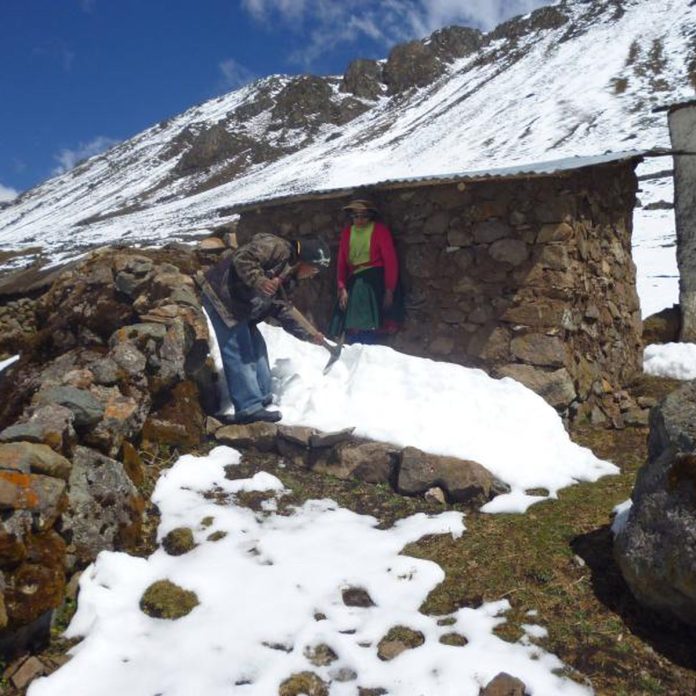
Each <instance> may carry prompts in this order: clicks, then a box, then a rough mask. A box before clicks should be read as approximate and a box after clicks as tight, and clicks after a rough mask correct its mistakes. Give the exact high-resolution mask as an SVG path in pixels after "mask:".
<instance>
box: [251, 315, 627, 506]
mask: <svg viewBox="0 0 696 696" xmlns="http://www.w3.org/2000/svg"><path fill="white" fill-rule="evenodd" d="M262 331H263V334H264V337H265V338H266V342H267V344H268V350H269V356H270V359H271V363H272V364H273V363H275V364H274V367H273V371H274V377H275V384H276V386H275V391H276V399H277V403H278V406H279V408H280V410H281V411H282V413H283V421H282V422H283V423H284V424H286V425H307V426H311V427H314V428H317V429H318V430H323V431H326V432H331V431H335V430H341V429H343V428H348V427H354V428H355V434H356V435H359V436H362V437H366V438H370V439H373V440H379V441H381V442H391V443H393V444H395V445H399V446H401V447H405V446H409V445H410V446H413V447H418V448H419V449H422V450H424V451H426V452H431V453H433V454H443V455H451V456H455V457H459V458H461V459H473V460H474V461H477V462H479V463H480V464H482V465H483V466H484V467H486V468H487V469H488V470H489V471H491V472H492V473H493V474H494V475H496V476H497V477H498V478H500V479H502V480H503V481H505V482H506V483H508V484H510V486H511V487H512V493H511V494H509V495H505V496H499V497H498V498H496V499H495V500H494V501H491V502H490V503H489V504H487V505H486V506H484V508H483V510H484V511H486V512H521V511H524V510H525V509H526V508H527V507H528V506H529V505H530V504H531V503H533V502H536V501H538V500H543V499H544V498H543V497H539V496H528V495H526V494H525V492H524V491H525V489H530V488H546V489H548V490H549V494H550V496H551V497H555V495H556V492H557V491H558V489H560V488H563V487H564V486H569V485H571V484H573V483H575V482H576V481H594V480H596V479H598V478H599V477H601V476H603V475H605V474H611V473H616V472H617V471H618V469H617V468H616V467H615V466H614V465H612V464H609V463H608V462H604V461H601V460H600V459H598V458H597V457H595V456H594V454H593V453H592V452H591V451H590V450H589V449H586V448H583V447H579V446H578V445H576V444H575V443H573V442H572V441H571V440H570V438H569V437H568V434H567V432H566V431H565V429H564V427H563V423H562V421H561V419H560V417H559V416H558V414H557V413H556V411H555V410H554V409H553V408H552V407H551V406H549V405H548V404H547V403H546V402H545V401H544V399H542V398H541V397H540V396H538V395H537V394H535V393H534V392H533V391H531V390H530V389H527V388H526V387H524V386H522V385H521V384H520V383H519V382H516V381H514V380H512V379H509V378H505V379H500V380H497V379H492V378H491V377H489V376H488V375H486V373H485V372H483V371H482V370H476V369H472V368H466V367H462V366H461V365H454V364H452V363H445V362H435V361H433V360H428V359H425V358H416V357H412V356H408V355H404V354H403V353H399V352H397V351H395V350H392V349H391V348H387V347H385V346H364V345H353V346H345V347H344V348H343V352H342V354H341V357H340V359H339V360H338V361H337V362H336V363H335V364H334V366H333V367H332V368H331V370H330V371H329V373H328V374H327V375H324V374H323V368H324V365H325V364H326V361H327V356H328V353H327V352H326V351H325V349H323V348H321V347H319V346H315V345H312V344H309V343H303V342H301V341H298V340H297V339H295V338H293V337H292V336H290V335H289V334H287V333H286V332H284V331H283V330H282V329H278V328H273V327H271V326H267V325H264V326H262Z"/></svg>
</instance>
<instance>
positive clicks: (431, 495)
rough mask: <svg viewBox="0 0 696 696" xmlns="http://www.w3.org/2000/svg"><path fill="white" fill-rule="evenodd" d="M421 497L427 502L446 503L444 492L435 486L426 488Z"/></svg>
mask: <svg viewBox="0 0 696 696" xmlns="http://www.w3.org/2000/svg"><path fill="white" fill-rule="evenodd" d="M423 497H424V498H425V499H426V500H427V501H428V502H429V503H437V504H438V505H445V504H446V503H447V498H446V497H445V492H444V491H443V490H442V488H438V487H437V486H433V487H432V488H428V490H427V491H426V492H425V494H424V496H423Z"/></svg>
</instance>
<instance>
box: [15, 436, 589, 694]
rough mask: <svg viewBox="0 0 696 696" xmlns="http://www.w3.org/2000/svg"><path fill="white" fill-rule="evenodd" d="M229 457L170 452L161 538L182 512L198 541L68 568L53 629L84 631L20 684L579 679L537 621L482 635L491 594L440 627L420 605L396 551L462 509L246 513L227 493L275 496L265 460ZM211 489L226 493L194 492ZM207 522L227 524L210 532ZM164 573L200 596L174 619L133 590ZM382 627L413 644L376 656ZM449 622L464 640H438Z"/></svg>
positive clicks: (444, 526) (420, 589) (458, 687)
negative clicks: (415, 635) (144, 605)
mask: <svg viewBox="0 0 696 696" xmlns="http://www.w3.org/2000/svg"><path fill="white" fill-rule="evenodd" d="M239 459H240V456H239V454H238V453H237V452H235V451H234V450H232V449H230V448H227V447H218V448H216V449H215V450H213V451H212V452H211V453H210V455H209V456H208V457H202V458H197V457H193V456H190V455H189V456H184V457H182V458H181V459H180V460H179V461H178V462H177V463H176V464H175V465H174V467H173V468H172V469H170V470H169V471H168V472H166V473H165V474H164V475H163V476H162V478H161V479H160V481H159V483H158V484H157V487H156V489H155V492H154V495H153V500H154V502H155V503H156V504H157V505H158V506H159V507H160V510H161V512H162V522H161V525H160V529H159V536H160V538H161V537H162V536H163V535H164V534H166V533H167V532H169V531H170V530H171V529H173V528H175V527H179V526H189V527H191V528H192V529H193V530H194V532H195V538H196V542H197V543H198V546H197V547H196V548H195V549H194V550H193V551H191V552H189V553H188V554H186V555H184V556H177V557H174V556H168V555H167V554H166V553H165V552H164V551H163V550H162V549H160V550H158V551H156V552H155V553H154V554H153V555H152V556H150V558H148V559H143V558H135V557H131V556H128V555H126V554H123V553H111V552H102V553H101V554H100V555H99V557H98V559H97V561H96V562H95V563H94V564H93V565H92V566H90V567H89V568H88V569H87V570H86V571H85V573H84V574H83V576H82V579H81V581H80V596H79V608H78V611H77V613H76V614H75V617H74V618H73V621H72V623H71V625H70V628H69V629H68V632H67V635H68V636H70V637H80V636H81V637H84V640H83V641H82V642H81V643H80V644H78V645H77V646H76V647H75V648H74V649H73V651H72V652H73V658H72V660H71V661H70V662H68V663H67V664H66V665H65V666H64V667H62V668H61V669H60V670H58V671H57V672H55V673H54V674H53V675H52V676H50V677H47V678H44V679H39V680H37V681H35V682H34V683H33V684H32V685H31V687H30V689H29V692H28V693H29V696H62V695H65V696H81V695H85V696H86V695H88V694H89V695H90V696H92V695H93V694H100V696H111V695H112V694H113V696H121V695H122V694H128V695H129V696H152V695H153V694H161V695H162V696H190V695H191V694H206V696H216V695H218V694H219V695H220V696H222V694H225V695H228V694H244V695H249V696H257V695H258V696H269V695H270V694H275V693H278V687H279V685H280V684H281V683H282V682H283V680H284V679H286V678H287V677H289V676H290V675H291V674H293V673H298V672H303V671H307V670H310V671H313V672H315V673H316V674H318V675H319V676H320V677H321V678H322V679H324V680H325V681H326V682H331V684H330V693H331V695H332V696H341V695H344V694H345V695H346V696H347V695H348V694H350V695H351V696H352V695H353V694H355V693H357V687H363V688H374V689H376V688H385V689H387V690H388V693H389V694H391V695H392V696H399V695H404V696H407V695H415V694H429V695H430V694H432V695H434V694H438V695H439V696H448V695H450V694H451V695H452V696H454V695H455V694H456V695H457V696H466V695H471V696H476V695H477V694H478V693H479V688H480V687H481V686H483V685H484V684H486V683H487V682H488V681H489V680H490V679H492V678H493V677H494V676H495V675H496V674H497V673H498V672H500V671H501V670H503V669H504V670H506V671H508V672H510V673H512V674H514V675H515V676H517V677H518V678H520V679H522V680H523V681H524V682H525V683H526V684H527V687H528V688H529V690H530V691H531V692H533V693H534V694H549V695H550V694H554V695H558V694H568V695H574V694H587V693H590V692H589V690H588V689H586V688H585V687H582V686H579V685H578V684H576V683H574V682H572V681H570V680H568V679H563V678H560V677H559V676H556V674H555V671H557V670H559V669H560V668H562V666H563V665H562V663H561V662H560V661H559V660H558V658H556V657H555V656H553V655H551V654H549V653H547V652H545V651H544V650H543V649H541V648H540V647H538V646H537V645H535V644H534V640H535V639H539V638H542V637H543V636H544V635H545V631H544V629H543V627H541V626H539V625H537V624H530V625H529V626H527V628H526V630H525V636H523V638H522V639H521V640H520V641H518V642H517V643H508V642H505V641H503V640H501V639H500V638H498V637H497V636H496V635H494V633H493V629H494V628H495V626H497V625H498V624H500V623H504V621H505V618H504V614H505V612H506V610H507V609H508V608H509V603H508V602H507V601H506V600H502V601H498V602H491V603H487V604H484V605H482V606H481V607H479V608H478V609H460V610H458V611H456V612H455V613H453V614H451V615H450V616H448V617H447V619H448V621H447V623H446V625H440V623H439V621H438V620H439V619H442V618H444V617H436V616H426V615H424V614H422V613H420V611H419V607H420V605H421V604H422V602H423V601H424V600H425V598H426V596H427V594H428V592H429V591H430V590H432V589H433V588H434V587H435V586H436V585H437V584H438V583H439V582H441V581H442V579H443V577H444V573H443V571H442V569H441V568H439V567H438V566H437V565H436V564H434V563H432V562H429V561H423V560H418V559H414V558H410V557H408V556H403V555H400V551H401V549H402V548H403V547H404V546H405V545H406V544H407V543H409V542H411V541H414V540H416V539H419V538H420V537H421V536H423V535H425V534H451V535H452V536H453V537H455V538H456V537H458V536H460V535H461V534H462V532H463V531H464V527H463V524H462V519H461V514H459V513H455V512H447V513H443V514H441V515H438V516H435V517H427V516H426V515H423V514H419V515H416V516H413V517H410V518H408V519H405V520H402V521H401V522H399V523H397V524H396V525H395V526H394V527H393V528H392V529H387V530H380V529H377V528H376V526H375V525H376V520H375V519H374V518H371V517H368V516H364V515H358V514H355V513H353V512H350V511H348V510H345V509H342V508H339V507H338V506H337V505H336V504H335V503H334V502H332V501H330V500H314V501H309V502H307V503H305V504H304V505H303V506H302V507H300V508H298V509H296V511H295V513H294V514H292V515H290V516H281V515H278V514H275V513H274V512H273V509H274V507H275V505H277V502H275V501H270V502H269V504H268V505H267V507H268V511H267V512H264V513H254V512H252V511H251V510H249V509H248V508H244V507H240V506H238V505H236V504H234V495H235V493H237V492H238V491H240V490H246V491H248V490H262V491H269V492H271V493H273V494H274V495H275V496H277V498H282V496H283V494H284V493H285V490H284V489H283V487H282V484H281V483H280V481H278V480H277V479H276V478H275V477H273V476H271V475H270V474H257V475H256V476H254V478H253V479H241V480H233V481H231V480H228V479H226V477H225V467H226V466H232V467H233V466H234V465H235V464H237V463H238V462H239ZM212 489H215V490H216V492H217V496H216V497H217V498H218V499H219V496H220V494H221V493H224V494H225V495H227V496H229V497H230V500H229V503H228V504H222V505H221V504H219V503H216V502H215V501H214V500H212V499H211V498H210V497H206V495H205V494H206V492H208V491H210V490H212ZM206 518H212V519H213V521H212V524H210V525H208V526H206V523H204V522H203V521H204V520H205V519H206ZM215 532H220V533H225V534H226V536H224V538H222V539H221V540H218V541H212V540H210V539H209V536H210V535H211V534H212V533H215ZM218 536H219V535H218ZM164 578H167V579H169V580H171V581H173V582H175V583H177V584H178V585H180V586H181V587H183V588H185V589H188V590H192V591H194V592H195V593H196V594H197V596H198V599H199V601H200V604H199V606H197V607H196V608H195V609H194V610H193V611H192V612H191V613H190V614H189V615H187V616H186V617H184V618H181V619H179V620H176V621H167V620H162V619H154V618H150V617H148V616H146V615H145V614H144V613H143V612H141V611H140V609H139V600H140V598H141V596H142V594H143V592H144V590H145V589H146V588H147V587H148V586H149V585H150V584H151V583H152V582H154V581H157V580H160V579H164ZM351 587H360V588H363V589H365V590H366V591H367V592H368V593H369V594H370V596H371V598H372V600H373V601H374V606H372V607H367V608H361V607H349V606H346V605H345V604H344V602H343V600H342V591H343V590H346V589H348V588H351ZM394 626H406V627H408V628H411V629H413V630H416V631H420V632H421V633H422V634H423V636H424V643H423V644H422V645H421V646H419V647H416V648H414V649H412V650H407V651H406V652H404V653H402V654H401V655H399V656H397V657H396V658H394V659H393V660H390V661H382V660H380V659H379V658H378V656H377V646H378V643H379V641H380V640H381V638H383V637H384V636H385V635H386V633H387V632H388V630H389V629H390V628H391V627H394ZM451 633H457V634H459V635H460V636H463V637H464V638H465V639H466V640H467V641H468V642H467V644H466V645H465V646H464V647H461V646H453V645H446V644H443V643H441V642H440V641H439V639H440V638H441V637H442V636H443V635H445V634H451ZM320 645H327V646H329V648H331V650H332V651H333V652H334V653H335V654H336V656H337V659H336V660H335V661H333V662H332V663H331V664H330V665H325V666H320V667H317V666H315V665H313V664H311V663H310V661H309V659H308V654H311V652H312V651H313V650H315V649H316V648H317V647H318V646H320Z"/></svg>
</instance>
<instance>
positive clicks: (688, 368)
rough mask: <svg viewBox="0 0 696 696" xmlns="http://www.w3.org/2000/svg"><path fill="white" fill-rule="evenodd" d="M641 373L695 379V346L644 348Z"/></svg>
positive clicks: (688, 344) (690, 344)
mask: <svg viewBox="0 0 696 696" xmlns="http://www.w3.org/2000/svg"><path fill="white" fill-rule="evenodd" d="M643 371H644V372H645V373H646V374H648V375H655V376H656V377H671V378H672V379H684V380H688V379H696V344H694V343H664V344H653V345H649V346H646V347H645V351H644V352H643Z"/></svg>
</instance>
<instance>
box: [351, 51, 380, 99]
mask: <svg viewBox="0 0 696 696" xmlns="http://www.w3.org/2000/svg"><path fill="white" fill-rule="evenodd" d="M341 91H342V92H350V93H351V94H354V95H355V96H356V97H360V98H361V99H371V100H374V99H377V98H378V97H379V96H380V95H381V94H382V93H383V92H384V83H383V81H382V66H381V64H380V63H378V62H377V61H376V60H367V59H365V58H358V59H357V60H354V61H352V62H351V63H350V65H349V66H348V69H347V70H346V73H345V75H344V76H343V79H342V80H341Z"/></svg>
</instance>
